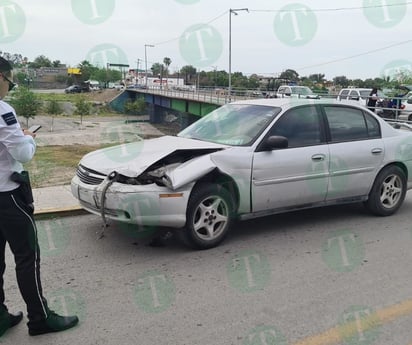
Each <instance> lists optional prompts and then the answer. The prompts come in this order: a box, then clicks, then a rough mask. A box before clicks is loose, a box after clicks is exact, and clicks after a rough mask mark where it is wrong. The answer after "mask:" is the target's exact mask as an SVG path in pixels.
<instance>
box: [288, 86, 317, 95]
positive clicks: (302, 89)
mask: <svg viewBox="0 0 412 345" xmlns="http://www.w3.org/2000/svg"><path fill="white" fill-rule="evenodd" d="M291 89H292V93H294V94H298V95H311V94H313V91H312V90H311V89H310V88H308V87H306V86H292V87H291Z"/></svg>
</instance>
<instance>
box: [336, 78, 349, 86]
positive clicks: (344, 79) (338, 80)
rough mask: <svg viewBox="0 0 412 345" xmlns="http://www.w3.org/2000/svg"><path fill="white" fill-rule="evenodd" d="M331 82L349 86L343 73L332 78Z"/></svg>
mask: <svg viewBox="0 0 412 345" xmlns="http://www.w3.org/2000/svg"><path fill="white" fill-rule="evenodd" d="M333 83H334V84H335V85H338V86H341V87H348V86H349V80H348V78H346V77H345V76H344V75H342V76H337V77H335V78H333Z"/></svg>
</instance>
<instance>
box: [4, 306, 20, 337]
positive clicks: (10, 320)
mask: <svg viewBox="0 0 412 345" xmlns="http://www.w3.org/2000/svg"><path fill="white" fill-rule="evenodd" d="M22 319H23V313H22V312H21V311H19V312H18V313H17V314H10V313H9V312H6V313H4V314H3V315H2V316H1V317H0V336H2V335H3V334H4V333H5V332H6V331H7V330H8V329H9V328H12V327H14V326H16V325H17V324H18V323H19V322H20V321H21V320H22Z"/></svg>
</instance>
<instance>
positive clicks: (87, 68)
mask: <svg viewBox="0 0 412 345" xmlns="http://www.w3.org/2000/svg"><path fill="white" fill-rule="evenodd" d="M78 67H79V69H80V72H81V77H80V81H81V82H84V81H86V80H89V79H90V78H91V76H92V75H93V74H94V73H96V71H97V70H98V69H99V68H98V67H95V66H93V65H92V64H91V63H90V62H89V61H87V60H84V61H82V62H81V63H80V64H79V65H78Z"/></svg>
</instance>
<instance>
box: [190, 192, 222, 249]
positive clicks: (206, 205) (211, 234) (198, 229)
mask: <svg viewBox="0 0 412 345" xmlns="http://www.w3.org/2000/svg"><path fill="white" fill-rule="evenodd" d="M228 220H229V207H228V204H227V202H226V201H225V200H224V199H222V198H221V197H219V196H208V197H207V198H205V199H203V200H202V201H201V202H200V203H199V205H198V206H197V208H196V211H195V215H194V219H193V229H194V231H195V233H196V235H197V236H198V237H199V238H201V239H202V240H206V241H211V240H214V239H216V238H217V237H219V236H220V235H221V234H222V232H223V231H224V229H225V228H226V225H227V222H228Z"/></svg>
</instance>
